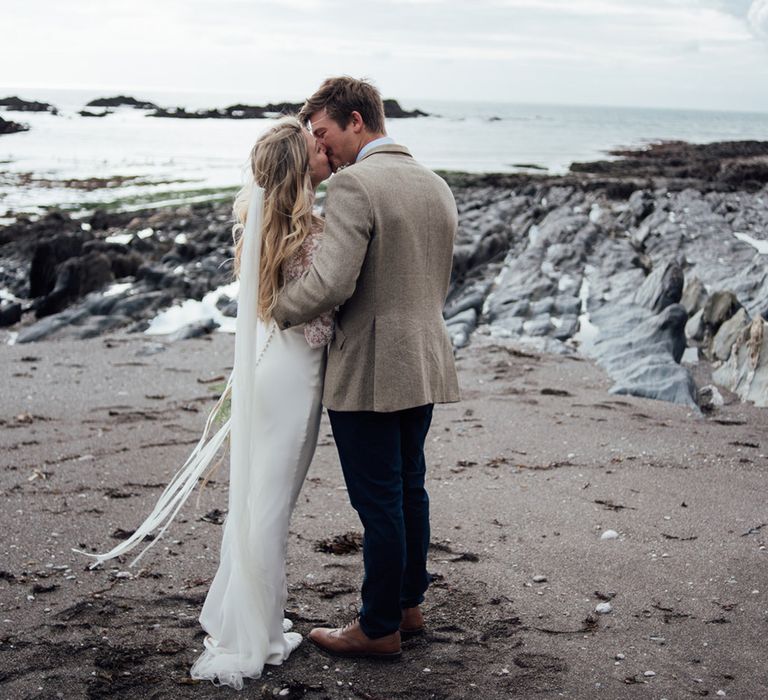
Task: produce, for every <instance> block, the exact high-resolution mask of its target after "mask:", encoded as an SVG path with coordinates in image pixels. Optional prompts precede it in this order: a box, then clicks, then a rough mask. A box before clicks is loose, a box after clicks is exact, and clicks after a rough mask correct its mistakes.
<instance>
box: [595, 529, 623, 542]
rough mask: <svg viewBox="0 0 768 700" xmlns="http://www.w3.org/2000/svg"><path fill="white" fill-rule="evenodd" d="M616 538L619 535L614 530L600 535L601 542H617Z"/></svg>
mask: <svg viewBox="0 0 768 700" xmlns="http://www.w3.org/2000/svg"><path fill="white" fill-rule="evenodd" d="M618 538H619V533H618V532H616V530H606V531H605V532H603V534H602V535H600V539H601V540H617V539H618Z"/></svg>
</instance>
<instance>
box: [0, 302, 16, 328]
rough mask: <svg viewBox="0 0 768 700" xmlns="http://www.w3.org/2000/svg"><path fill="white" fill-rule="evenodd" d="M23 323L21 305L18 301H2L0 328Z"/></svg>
mask: <svg viewBox="0 0 768 700" xmlns="http://www.w3.org/2000/svg"><path fill="white" fill-rule="evenodd" d="M19 321H21V304H19V303H18V302H16V301H0V327H4V326H12V325H13V324H14V323H18V322H19Z"/></svg>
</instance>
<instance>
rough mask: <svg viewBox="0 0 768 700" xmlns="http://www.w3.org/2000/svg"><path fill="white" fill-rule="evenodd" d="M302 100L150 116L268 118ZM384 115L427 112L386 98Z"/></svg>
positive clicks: (296, 107) (159, 111)
mask: <svg viewBox="0 0 768 700" xmlns="http://www.w3.org/2000/svg"><path fill="white" fill-rule="evenodd" d="M302 106H303V103H302V102H277V103H271V102H270V103H269V104H266V105H262V106H259V105H246V104H235V105H230V106H229V107H224V108H221V109H201V110H197V111H188V110H187V109H186V108H184V107H169V108H164V107H155V108H154V112H152V113H151V114H149V115H148V116H150V117H161V118H171V119H267V118H270V117H274V116H276V115H281V114H298V113H299V111H300V110H301V108H302ZM384 116H385V117H386V118H387V119H403V118H406V117H426V116H428V115H427V113H426V112H422V111H421V110H418V109H415V110H413V111H408V110H405V109H403V108H402V107H401V106H400V104H399V103H398V102H397V100H384Z"/></svg>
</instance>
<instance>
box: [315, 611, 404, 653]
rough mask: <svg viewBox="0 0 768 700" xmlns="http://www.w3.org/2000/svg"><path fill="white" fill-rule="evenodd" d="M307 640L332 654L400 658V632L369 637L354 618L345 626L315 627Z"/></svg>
mask: <svg viewBox="0 0 768 700" xmlns="http://www.w3.org/2000/svg"><path fill="white" fill-rule="evenodd" d="M308 638H309V641H310V642H312V643H313V644H314V645H315V646H316V647H319V648H320V649H321V650H322V651H324V652H326V653H328V654H331V655H332V656H344V657H353V658H374V659H398V658H400V632H393V633H392V634H388V635H386V636H385V637H379V638H378V639H370V638H369V637H367V636H366V635H365V632H363V630H362V629H361V628H360V623H359V622H358V621H357V620H355V622H352V623H350V624H348V625H346V626H345V627H337V628H333V629H332V628H329V627H315V628H314V629H313V630H312V631H311V632H310V633H309V635H308Z"/></svg>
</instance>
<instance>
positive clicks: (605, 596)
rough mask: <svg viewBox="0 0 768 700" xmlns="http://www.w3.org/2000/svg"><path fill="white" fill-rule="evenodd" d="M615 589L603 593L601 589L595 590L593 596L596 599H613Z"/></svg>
mask: <svg viewBox="0 0 768 700" xmlns="http://www.w3.org/2000/svg"><path fill="white" fill-rule="evenodd" d="M616 595H617V594H616V591H608V593H603V592H602V591H595V598H597V599H598V600H613V599H614V598H615V597H616Z"/></svg>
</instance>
